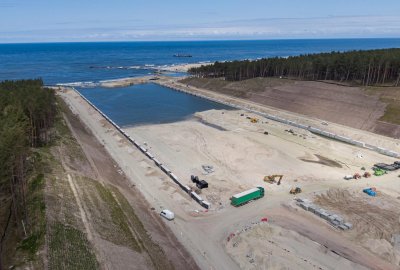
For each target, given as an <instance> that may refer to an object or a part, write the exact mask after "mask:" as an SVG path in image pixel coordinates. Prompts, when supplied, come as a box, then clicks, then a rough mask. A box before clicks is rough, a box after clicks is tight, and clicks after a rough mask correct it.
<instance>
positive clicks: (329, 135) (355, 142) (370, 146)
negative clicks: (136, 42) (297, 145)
mask: <svg viewBox="0 0 400 270" xmlns="http://www.w3.org/2000/svg"><path fill="white" fill-rule="evenodd" d="M154 82H155V83H157V84H160V85H162V86H164V87H167V88H169V89H172V90H175V91H179V92H184V93H187V94H190V95H194V96H197V97H200V98H205V99H208V100H211V101H214V102H218V103H221V104H225V105H228V106H230V107H233V108H236V109H240V110H245V111H248V112H251V113H254V114H256V115H259V116H262V117H265V118H267V119H269V120H273V121H276V122H280V123H283V124H286V125H289V126H293V127H296V128H301V129H305V130H308V131H310V132H312V133H314V134H317V135H320V136H323V137H327V138H330V139H334V140H337V141H340V142H343V143H348V144H351V145H354V146H358V147H361V148H365V149H369V150H372V151H375V152H378V153H380V154H382V155H386V156H390V157H394V158H399V157H400V153H398V152H396V151H393V150H390V149H386V148H384V147H381V146H377V145H374V144H370V143H367V142H363V141H359V140H354V139H352V138H349V137H346V136H342V135H338V134H335V133H332V132H329V131H326V130H323V129H320V128H317V127H313V126H311V125H304V124H302V123H298V122H295V121H291V120H288V119H285V118H282V117H279V116H276V115H273V114H269V113H265V112H262V111H260V110H256V109H253V108H250V106H246V105H245V104H244V103H242V104H238V103H237V102H233V101H231V102H228V101H225V100H222V99H218V98H214V97H212V96H211V95H207V94H203V93H199V92H198V91H196V90H194V89H189V88H187V87H183V86H179V85H178V84H175V83H170V82H168V81H164V80H158V81H154ZM226 99H228V100H229V97H226Z"/></svg>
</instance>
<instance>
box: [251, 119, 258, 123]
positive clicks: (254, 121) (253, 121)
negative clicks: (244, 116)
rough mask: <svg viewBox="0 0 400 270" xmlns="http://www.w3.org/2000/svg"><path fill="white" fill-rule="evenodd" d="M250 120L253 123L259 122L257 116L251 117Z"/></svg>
mask: <svg viewBox="0 0 400 270" xmlns="http://www.w3.org/2000/svg"><path fill="white" fill-rule="evenodd" d="M250 122H252V123H258V119H257V118H250Z"/></svg>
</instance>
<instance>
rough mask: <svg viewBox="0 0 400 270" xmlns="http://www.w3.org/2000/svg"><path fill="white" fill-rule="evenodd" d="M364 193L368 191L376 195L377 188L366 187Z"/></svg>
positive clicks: (369, 193)
mask: <svg viewBox="0 0 400 270" xmlns="http://www.w3.org/2000/svg"><path fill="white" fill-rule="evenodd" d="M363 192H364V193H367V194H368V195H369V196H372V197H375V196H376V188H366V189H364V190H363Z"/></svg>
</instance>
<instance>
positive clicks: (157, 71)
mask: <svg viewBox="0 0 400 270" xmlns="http://www.w3.org/2000/svg"><path fill="white" fill-rule="evenodd" d="M212 64H213V63H211V62H202V63H190V64H177V65H175V64H173V65H170V66H157V67H147V69H150V70H154V74H149V75H143V76H138V77H122V78H117V79H109V80H100V81H97V82H96V81H82V82H70V83H57V84H55V85H48V87H84V88H92V87H105V88H114V87H127V86H131V85H135V84H142V83H146V82H147V81H150V80H152V79H155V78H158V77H170V76H168V75H167V74H165V73H168V72H172V73H173V72H178V73H186V72H188V70H189V69H191V68H195V67H201V66H203V65H212ZM184 77H186V76H185V75H184V76H182V78H184Z"/></svg>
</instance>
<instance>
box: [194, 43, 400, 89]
mask: <svg viewBox="0 0 400 270" xmlns="http://www.w3.org/2000/svg"><path fill="white" fill-rule="evenodd" d="M189 73H190V74H192V75H195V76H198V77H209V78H215V77H224V78H225V79H226V80H230V81H240V80H245V79H251V78H256V77H285V78H292V79H299V80H333V81H338V82H349V83H355V84H361V85H387V84H390V85H394V86H399V84H400V49H382V50H368V51H349V52H331V53H319V54H308V55H300V56H294V57H288V58H281V57H276V58H265V59H260V60H256V61H250V60H244V61H233V62H223V63H221V62H215V63H214V64H213V65H209V66H201V67H198V68H192V69H190V70H189Z"/></svg>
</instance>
